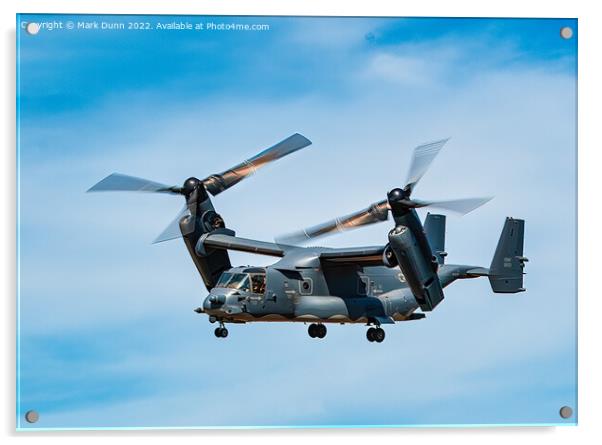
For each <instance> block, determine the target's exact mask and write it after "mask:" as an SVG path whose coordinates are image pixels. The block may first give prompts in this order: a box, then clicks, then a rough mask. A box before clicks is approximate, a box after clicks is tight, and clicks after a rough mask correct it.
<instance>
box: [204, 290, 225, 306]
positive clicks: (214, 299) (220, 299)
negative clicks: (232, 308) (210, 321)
mask: <svg viewBox="0 0 602 445" xmlns="http://www.w3.org/2000/svg"><path fill="white" fill-rule="evenodd" d="M225 302H226V296H225V295H218V294H210V295H209V296H207V298H205V301H204V302H203V309H205V310H211V309H217V308H219V307H221V306H223V305H224V303H225Z"/></svg>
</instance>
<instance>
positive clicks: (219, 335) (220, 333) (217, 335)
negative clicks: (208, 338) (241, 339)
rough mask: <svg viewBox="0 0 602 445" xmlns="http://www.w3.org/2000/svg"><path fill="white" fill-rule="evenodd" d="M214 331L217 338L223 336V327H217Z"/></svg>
mask: <svg viewBox="0 0 602 445" xmlns="http://www.w3.org/2000/svg"><path fill="white" fill-rule="evenodd" d="M213 333H214V334H215V336H216V337H217V338H221V336H222V328H215V331H213Z"/></svg>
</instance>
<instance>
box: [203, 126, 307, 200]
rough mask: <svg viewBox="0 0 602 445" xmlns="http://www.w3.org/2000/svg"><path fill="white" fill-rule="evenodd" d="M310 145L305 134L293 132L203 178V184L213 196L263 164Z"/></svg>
mask: <svg viewBox="0 0 602 445" xmlns="http://www.w3.org/2000/svg"><path fill="white" fill-rule="evenodd" d="M308 145H311V141H310V140H309V139H307V138H306V137H305V136H302V135H300V134H299V133H295V134H294V135H292V136H290V137H288V138H286V139H285V140H283V141H281V142H279V143H277V144H276V145H274V146H273V147H270V148H268V149H266V150H264V151H262V152H261V153H259V154H257V155H255V156H253V157H252V158H249V159H247V160H246V161H243V162H241V163H240V164H238V165H236V166H235V167H232V168H231V169H229V170H226V171H224V172H222V173H220V174H216V175H211V176H209V177H208V178H205V179H203V184H205V188H206V189H207V191H208V192H209V193H211V194H212V195H213V196H215V195H217V194H218V193H221V192H223V191H224V190H226V189H228V188H230V187H232V186H233V185H235V184H237V183H239V182H240V181H242V180H243V179H245V178H246V177H247V176H249V175H252V174H253V173H255V172H256V171H257V170H259V169H260V168H261V167H263V166H264V165H266V164H268V163H269V162H272V161H275V160H277V159H280V158H283V157H284V156H286V155H289V154H291V153H294V152H295V151H297V150H300V149H302V148H304V147H307V146H308Z"/></svg>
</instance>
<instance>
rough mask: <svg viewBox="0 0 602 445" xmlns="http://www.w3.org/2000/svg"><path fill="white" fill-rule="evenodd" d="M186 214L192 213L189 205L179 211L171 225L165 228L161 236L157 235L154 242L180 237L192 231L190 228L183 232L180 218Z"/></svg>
mask: <svg viewBox="0 0 602 445" xmlns="http://www.w3.org/2000/svg"><path fill="white" fill-rule="evenodd" d="M186 215H190V210H189V209H188V206H187V205H185V206H184V208H183V209H182V210H180V211H179V212H178V214H177V216H176V217H175V218H174V220H173V221H172V222H170V223H169V225H168V226H167V227H166V228H165V229H164V230H163V232H161V233H160V234H159V236H157V238H155V240H154V241H153V244H157V243H161V242H163V241H169V240H172V239H176V238H180V237H181V236H182V235H188V233H191V231H190V230H188V231H187V232H184V233H182V231H181V230H180V220H181V219H182V217H184V216H186Z"/></svg>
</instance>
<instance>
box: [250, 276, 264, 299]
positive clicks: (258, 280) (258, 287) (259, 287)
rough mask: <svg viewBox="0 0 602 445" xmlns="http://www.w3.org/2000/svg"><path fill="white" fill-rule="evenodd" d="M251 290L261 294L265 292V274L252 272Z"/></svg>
mask: <svg viewBox="0 0 602 445" xmlns="http://www.w3.org/2000/svg"><path fill="white" fill-rule="evenodd" d="M251 292H253V293H254V294H261V295H263V294H264V293H265V274H263V273H254V274H251Z"/></svg>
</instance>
